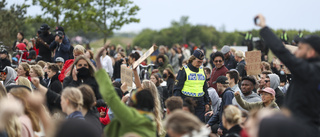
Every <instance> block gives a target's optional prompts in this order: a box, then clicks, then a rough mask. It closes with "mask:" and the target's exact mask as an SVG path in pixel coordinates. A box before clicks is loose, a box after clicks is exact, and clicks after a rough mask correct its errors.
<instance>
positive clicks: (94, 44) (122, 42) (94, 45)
mask: <svg viewBox="0 0 320 137" xmlns="http://www.w3.org/2000/svg"><path fill="white" fill-rule="evenodd" d="M107 41H111V44H115V45H116V46H117V45H118V44H120V45H121V46H122V47H125V46H126V45H127V44H128V43H132V41H133V38H127V37H112V38H109V39H107ZM103 45H104V43H103V39H100V40H97V41H94V42H91V43H90V47H91V48H92V50H93V52H95V51H96V49H99V48H100V47H102V46H103Z"/></svg>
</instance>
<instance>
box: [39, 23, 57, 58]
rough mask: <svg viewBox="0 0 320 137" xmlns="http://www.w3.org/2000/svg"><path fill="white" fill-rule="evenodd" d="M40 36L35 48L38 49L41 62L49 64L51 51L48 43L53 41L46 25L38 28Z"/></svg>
mask: <svg viewBox="0 0 320 137" xmlns="http://www.w3.org/2000/svg"><path fill="white" fill-rule="evenodd" d="M40 31H41V34H40V35H39V38H37V41H36V48H37V49H39V55H40V56H41V57H42V60H44V61H46V62H51V50H50V45H49V44H50V43H51V42H52V41H54V36H53V35H52V34H51V32H50V27H49V26H48V25H47V24H43V25H42V26H41V27H40Z"/></svg>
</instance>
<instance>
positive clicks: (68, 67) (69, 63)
mask: <svg viewBox="0 0 320 137" xmlns="http://www.w3.org/2000/svg"><path fill="white" fill-rule="evenodd" d="M73 62H74V59H69V60H67V61H66V62H65V63H64V65H63V67H62V70H61V73H60V75H59V76H58V79H59V80H60V82H63V79H64V78H65V77H66V74H67V73H68V72H69V71H70V70H71V66H72V64H73Z"/></svg>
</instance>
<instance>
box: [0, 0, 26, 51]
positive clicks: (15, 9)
mask: <svg viewBox="0 0 320 137" xmlns="http://www.w3.org/2000/svg"><path fill="white" fill-rule="evenodd" d="M6 6H7V2H6V0H2V1H0V32H1V33H0V41H2V42H3V44H4V45H6V46H10V47H11V46H12V44H13V41H14V40H16V39H17V32H19V31H21V30H22V29H23V24H24V21H25V19H26V17H25V14H26V9H27V8H28V7H29V6H28V5H26V4H22V5H11V6H10V8H9V9H6V8H5V7H6Z"/></svg>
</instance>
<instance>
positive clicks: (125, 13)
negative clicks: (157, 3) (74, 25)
mask: <svg viewBox="0 0 320 137" xmlns="http://www.w3.org/2000/svg"><path fill="white" fill-rule="evenodd" d="M139 10H140V8H139V7H138V6H137V5H134V4H133V2H132V1H130V0H94V1H93V2H92V3H91V6H88V7H87V8H86V11H87V13H86V14H84V15H83V19H84V20H86V21H88V22H92V23H94V25H95V26H94V27H93V28H92V29H93V30H97V31H100V32H102V33H103V35H104V42H106V41H107V37H108V36H110V35H112V34H113V31H114V30H119V29H120V28H121V27H122V26H123V25H125V24H129V23H134V22H135V23H138V22H140V19H137V18H135V17H134V16H135V15H136V14H137V12H138V11H139Z"/></svg>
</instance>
